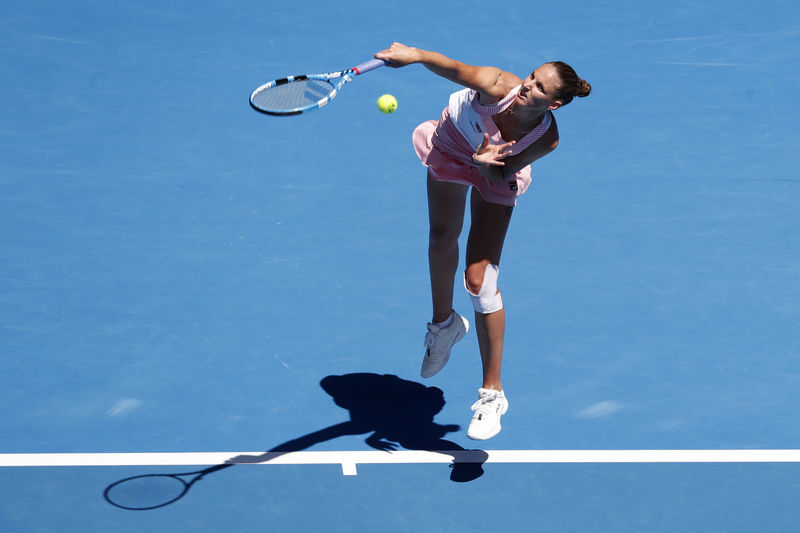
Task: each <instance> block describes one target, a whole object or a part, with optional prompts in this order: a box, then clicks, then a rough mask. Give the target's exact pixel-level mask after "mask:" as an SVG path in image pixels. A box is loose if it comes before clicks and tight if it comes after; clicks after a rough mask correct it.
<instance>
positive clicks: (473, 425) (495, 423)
mask: <svg viewBox="0 0 800 533" xmlns="http://www.w3.org/2000/svg"><path fill="white" fill-rule="evenodd" d="M478 397H479V399H478V401H477V402H475V403H474V404H472V408H471V409H472V410H473V411H475V414H473V415H472V420H471V421H470V423H469V429H467V437H469V438H471V439H475V440H486V439H491V438H492V437H494V436H495V435H497V434H498V433H500V429H501V426H500V417H501V416H503V415H504V414H506V411H508V400H506V395H505V394H504V393H503V391H501V390H494V389H478Z"/></svg>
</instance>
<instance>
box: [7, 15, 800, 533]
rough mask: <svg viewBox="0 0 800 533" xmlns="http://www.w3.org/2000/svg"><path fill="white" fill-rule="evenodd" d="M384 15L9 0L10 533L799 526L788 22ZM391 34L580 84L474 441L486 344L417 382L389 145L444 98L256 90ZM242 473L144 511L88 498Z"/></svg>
mask: <svg viewBox="0 0 800 533" xmlns="http://www.w3.org/2000/svg"><path fill="white" fill-rule="evenodd" d="M373 5H374V3H371V2H364V1H361V0H356V1H354V2H346V3H333V4H331V3H323V2H310V3H309V2H305V3H296V2H285V3H284V2H281V3H278V2H272V1H266V2H263V1H262V2H256V1H249V2H248V1H234V2H228V3H212V2H188V1H184V0H175V1H167V2H155V1H151V0H143V1H141V2H135V3H120V4H116V3H98V2H53V1H42V0H32V1H30V2H26V3H16V4H14V5H8V6H6V9H5V10H4V16H3V17H2V18H0V43H1V44H2V46H0V75H1V76H2V80H3V83H2V84H0V227H1V228H2V232H0V405H2V406H3V417H2V419H0V454H2V455H0V464H2V465H3V466H0V494H2V498H0V531H3V532H4V533H28V532H52V531H59V532H68V533H72V532H86V531H115V532H117V533H124V532H129V531H130V532H134V531H171V532H172V531H174V532H178V531H193V532H197V531H209V532H214V531H345V530H347V531H373V530H374V531H391V532H394V531H397V532H404V531H459V532H462V531H479V530H480V531H482V530H498V531H542V532H673V531H692V532H704V531H709V532H717V531H726V532H755V531H758V532H785V531H792V530H794V529H796V524H797V522H798V520H800V510H798V506H797V503H796V502H797V501H798V499H800V463H799V462H798V460H797V455H796V454H795V453H794V452H787V453H783V452H781V450H790V451H791V450H796V449H798V448H800V446H799V445H798V442H800V424H798V416H797V405H798V401H799V400H800V368H798V363H799V362H800V335H799V334H798V329H797V323H798V318H800V305H799V304H798V301H800V242H799V241H798V234H797V227H798V226H800V209H799V208H800V172H799V171H800V156H798V151H799V150H800V133H798V130H797V121H798V120H797V119H798V116H800V104H798V101H797V95H796V92H797V90H796V89H797V87H798V86H800V75H799V74H798V71H797V68H796V66H797V64H799V63H800V5H798V4H797V3H796V2H794V1H769V0H768V1H765V2H760V3H754V2H743V1H738V0H733V1H726V2H722V1H719V0H698V1H692V2H681V1H679V2H663V1H657V2H649V3H640V2H633V1H629V0H622V1H620V0H616V1H614V2H611V1H606V0H600V1H593V2H578V3H574V4H569V5H562V4H554V3H536V4H530V3H528V4H524V3H523V4H513V3H512V4H503V5H498V6H495V5H489V4H486V3H479V2H474V1H462V2H450V1H442V2H422V1H417V0H410V1H407V2H396V3H387V4H385V5H381V6H380V9H376V8H374V7H373ZM395 40H397V41H402V42H405V43H407V44H410V45H416V46H419V47H423V48H427V49H433V50H437V51H441V52H443V53H445V54H447V55H450V56H452V57H455V58H457V59H461V60H463V61H466V62H469V63H472V64H482V65H497V66H500V67H502V68H504V69H506V70H510V71H513V72H515V73H517V74H518V75H523V76H524V75H527V74H528V73H529V72H530V70H531V69H532V68H534V67H536V66H538V65H539V64H541V63H542V62H545V61H549V60H554V59H562V60H564V61H567V62H569V63H571V64H572V65H573V66H574V67H575V68H576V70H577V71H578V73H579V74H580V75H581V76H582V77H584V78H586V79H587V80H588V81H590V82H591V83H592V86H593V94H592V95H591V96H590V97H589V98H587V99H583V100H577V101H575V102H573V103H572V104H570V105H569V106H568V107H566V108H564V109H562V110H559V111H558V112H557V115H556V117H557V120H558V124H559V130H560V133H561V144H560V146H559V148H558V150H557V151H556V152H555V153H554V154H552V155H550V156H548V157H547V158H545V159H543V160H541V161H539V162H537V163H536V164H535V166H534V183H533V185H532V187H531V189H530V190H529V191H528V192H527V193H526V194H525V195H524V196H523V197H522V198H521V199H520V202H519V205H518V208H517V209H516V210H515V212H514V215H513V221H512V224H511V230H510V233H509V236H508V239H507V241H506V247H505V250H504V254H503V263H502V274H501V279H500V285H501V288H502V289H503V294H504V301H505V305H506V309H507V317H508V327H507V339H506V349H505V360H504V376H503V382H504V387H505V390H506V392H507V395H508V398H509V401H510V410H509V412H508V414H507V415H506V416H505V417H504V418H503V431H502V432H501V433H500V435H498V436H497V437H496V438H494V439H492V440H489V441H486V442H475V441H470V440H469V439H467V437H466V426H467V423H468V421H469V416H470V411H469V406H470V405H471V404H472V403H473V401H474V400H475V399H476V389H477V387H478V386H479V385H480V366H479V365H480V363H479V357H478V353H477V342H476V339H475V336H474V334H473V333H472V332H470V334H469V335H468V337H467V338H466V339H465V340H464V341H463V342H462V343H460V344H459V345H457V347H456V348H455V349H454V352H453V356H452V358H451V362H450V363H449V365H448V367H447V368H446V369H445V370H444V371H442V372H441V373H440V374H439V375H437V376H435V377H434V378H432V379H430V380H423V379H422V378H420V377H419V364H420V361H421V357H422V353H423V347H422V341H423V337H424V333H425V323H426V321H428V320H429V319H430V301H429V292H428V273H427V260H426V249H427V231H428V229H427V208H426V203H425V186H424V184H425V171H424V168H423V167H422V166H421V165H420V164H419V161H418V160H417V158H416V156H415V154H414V152H413V149H412V147H411V142H410V135H411V131H412V130H413V128H414V127H415V126H416V125H417V124H418V123H420V122H422V121H424V120H429V119H435V118H438V116H439V114H440V112H441V109H442V108H443V106H444V105H445V103H446V101H447V97H448V95H449V94H450V92H452V91H453V90H454V89H455V86H453V85H452V84H450V83H449V82H447V81H445V80H443V79H440V78H437V77H435V76H433V75H432V74H431V73H429V72H428V71H426V70H425V69H424V68H423V67H421V66H418V65H416V66H412V67H409V68H407V69H401V70H392V69H388V68H383V69H378V70H376V71H374V72H370V73H369V74H365V75H364V76H363V77H360V78H359V79H357V80H355V81H354V82H353V83H351V84H349V85H348V86H347V87H346V88H345V89H344V90H343V91H342V93H341V94H340V95H339V96H338V97H337V98H336V100H335V101H334V102H333V103H331V104H330V105H329V106H328V107H326V108H324V109H322V110H320V111H316V112H314V113H312V114H309V115H307V116H300V117H293V118H272V117H267V116H264V115H261V114H258V113H255V112H254V111H252V110H251V109H250V107H249V106H248V102H247V97H248V96H249V94H250V91H251V90H252V89H253V88H255V87H256V86H258V85H260V84H262V83H264V82H266V81H268V80H270V79H273V78H276V77H282V76H284V75H287V74H301V73H309V72H327V71H331V70H339V69H343V68H346V67H350V66H353V65H355V64H357V63H360V62H362V61H365V60H367V59H369V58H370V57H371V56H372V54H373V53H374V52H376V51H378V50H380V49H382V48H385V47H386V46H388V45H389V44H390V43H391V42H392V41H395ZM384 93H391V94H394V95H395V96H396V97H397V99H398V101H399V109H398V110H397V112H396V113H394V114H393V115H384V114H382V113H380V112H379V111H378V110H377V108H376V106H375V101H376V100H377V98H378V97H379V96H380V95H381V94H384ZM455 305H456V309H458V310H459V311H460V312H462V313H463V314H465V315H467V316H470V315H471V311H470V303H469V299H468V296H467V294H466V293H465V292H464V291H461V290H457V291H456V302H455ZM457 426H458V427H457ZM615 450H616V451H618V452H613V451H615ZM634 450H635V452H634ZM436 451H441V452H443V453H437V452H436ZM619 451H621V452H619ZM626 451H627V452H626ZM448 452H449V453H448ZM544 452H547V453H544ZM550 452H552V453H550ZM751 452H752V453H751ZM187 453H190V454H199V455H198V456H189V457H187V456H186V455H185V454H187ZM29 454H36V455H35V456H31V455H29ZM42 454H44V455H42ZM108 454H114V455H108ZM116 454H123V455H116ZM149 454H155V455H149ZM609 454H611V455H609ZM37 458H38V459H37ZM389 458H390V459H389ZM37 461H38V463H37ZM206 461H207V462H206ZM226 461H231V463H232V464H231V465H230V466H229V467H226V468H220V469H217V470H215V471H213V472H209V473H207V474H206V475H205V476H204V477H203V479H202V480H200V481H198V482H196V483H195V484H193V485H192V487H191V489H190V490H189V492H188V493H187V494H186V495H185V496H184V497H183V498H181V499H179V500H178V501H176V502H174V503H172V504H170V505H166V506H164V507H160V508H158V509H153V510H149V511H130V510H124V509H120V508H118V507H115V506H113V505H111V504H110V503H109V502H108V501H107V500H106V498H104V491H106V489H107V488H108V487H110V486H112V484H114V483H116V482H117V481H120V480H122V479H126V478H129V477H133V476H137V475H144V474H154V473H182V472H195V471H202V470H203V469H206V468H208V467H210V466H213V465H215V464H224V463H225V462H226ZM36 464H39V466H36ZM44 464H47V465H49V466H44ZM69 465H72V466H69Z"/></svg>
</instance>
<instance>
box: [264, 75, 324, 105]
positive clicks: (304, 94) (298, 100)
mask: <svg viewBox="0 0 800 533" xmlns="http://www.w3.org/2000/svg"><path fill="white" fill-rule="evenodd" d="M334 89H335V87H334V86H333V84H331V83H330V82H328V81H324V80H309V79H306V80H300V81H292V82H290V83H286V84H283V85H273V86H272V87H268V88H266V89H263V90H261V91H259V92H258V93H256V94H254V95H253V99H252V101H253V104H254V105H256V106H258V107H260V108H262V109H270V110H291V109H297V108H301V107H306V106H309V105H312V104H315V103H316V102H319V101H320V100H322V99H323V98H325V97H327V96H329V95H330V94H331V93H332V92H333V90H334Z"/></svg>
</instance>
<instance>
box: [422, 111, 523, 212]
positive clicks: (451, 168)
mask: <svg viewBox="0 0 800 533" xmlns="http://www.w3.org/2000/svg"><path fill="white" fill-rule="evenodd" d="M412 139H413V142H414V150H415V151H416V152H417V156H418V157H419V159H420V161H421V162H422V164H423V165H425V166H426V167H428V170H429V171H430V174H431V176H432V177H433V179H435V180H438V181H449V182H453V183H461V184H462V185H469V186H472V187H475V188H476V189H477V190H478V192H479V193H480V194H481V196H482V197H483V199H484V200H486V201H487V202H490V203H493V204H500V205H506V206H510V207H514V206H516V205H517V197H518V196H519V195H521V194H522V193H524V192H525V190H526V189H527V188H528V186H529V185H530V183H531V167H530V165H528V166H527V167H525V168H523V169H521V170H519V171H518V172H517V173H516V174H514V176H513V178H511V179H509V180H508V181H497V182H495V181H489V180H487V179H486V178H484V177H483V175H481V173H480V171H479V170H478V169H477V168H475V166H474V165H473V164H472V153H473V151H474V147H471V146H469V144H468V143H467V141H466V140H465V139H464V137H463V136H462V135H461V134H460V133H459V132H458V130H457V129H456V127H455V125H453V122H452V121H451V120H450V117H449V112H448V109H447V108H445V109H444V111H443V112H442V117H441V118H440V119H439V120H438V121H436V120H429V121H427V122H423V123H422V124H420V125H419V126H417V128H416V129H415V130H414V134H413V136H412Z"/></svg>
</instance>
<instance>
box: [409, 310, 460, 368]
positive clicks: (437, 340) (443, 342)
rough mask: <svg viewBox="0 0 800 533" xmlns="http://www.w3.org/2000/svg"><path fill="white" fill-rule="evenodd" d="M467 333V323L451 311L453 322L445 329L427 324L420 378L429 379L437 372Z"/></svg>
mask: <svg viewBox="0 0 800 533" xmlns="http://www.w3.org/2000/svg"><path fill="white" fill-rule="evenodd" d="M468 331H469V322H467V319H466V318H464V317H463V316H461V315H459V314H458V313H456V312H455V311H453V322H452V323H451V324H450V325H449V326H447V327H446V328H440V327H439V326H436V325H435V324H428V333H427V335H425V358H424V359H423V360H422V372H421V374H422V377H423V378H429V377H431V376H433V375H435V374H436V373H437V372H439V371H440V370H441V369H443V368H444V365H446V364H447V360H448V359H450V349H451V348H452V347H453V345H454V344H455V343H457V342H458V341H460V340H461V339H463V338H464V335H466V334H467V332H468Z"/></svg>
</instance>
